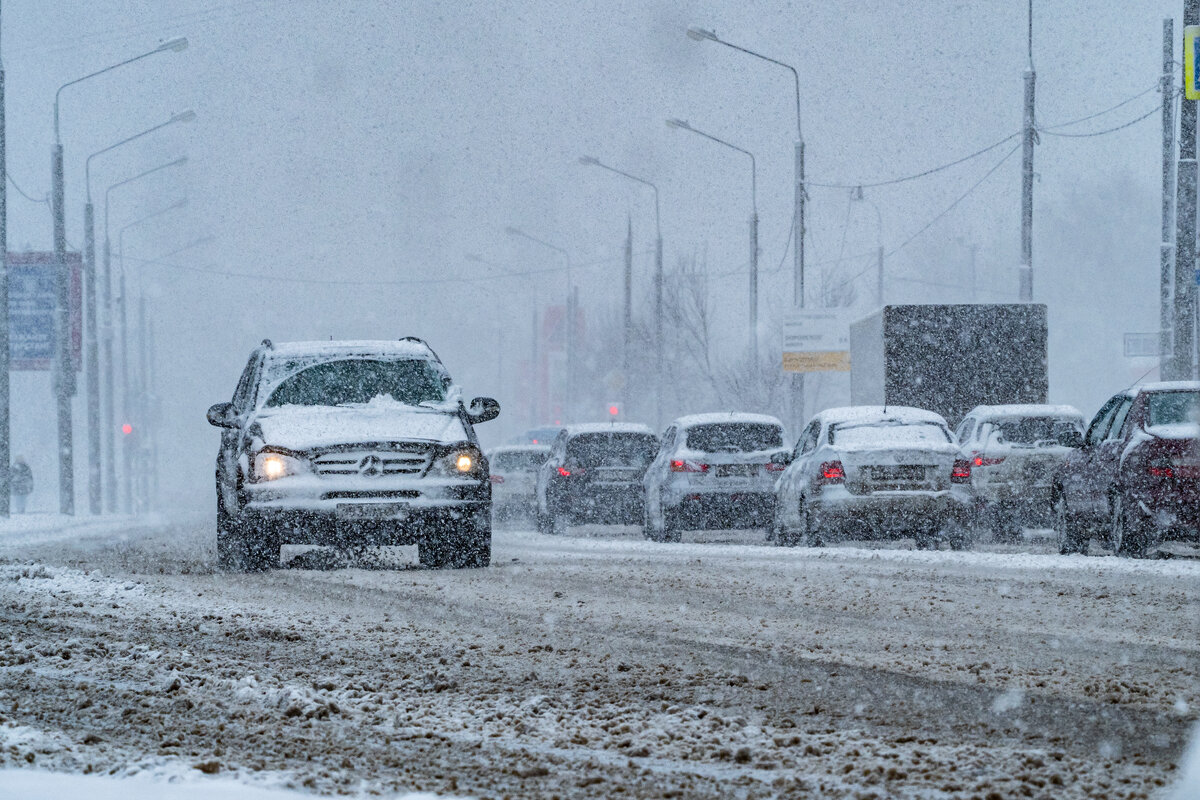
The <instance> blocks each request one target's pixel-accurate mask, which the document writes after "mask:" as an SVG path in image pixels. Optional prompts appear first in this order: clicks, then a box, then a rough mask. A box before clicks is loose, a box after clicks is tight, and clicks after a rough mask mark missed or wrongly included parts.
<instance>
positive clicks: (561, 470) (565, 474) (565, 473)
mask: <svg viewBox="0 0 1200 800" xmlns="http://www.w3.org/2000/svg"><path fill="white" fill-rule="evenodd" d="M558 474H559V475H562V476H563V477H564V478H569V477H571V470H569V469H567V468H566V467H559V468H558Z"/></svg>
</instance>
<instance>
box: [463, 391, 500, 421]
mask: <svg viewBox="0 0 1200 800" xmlns="http://www.w3.org/2000/svg"><path fill="white" fill-rule="evenodd" d="M498 416H500V403H499V401H497V400H496V399H495V398H492V397H476V398H475V399H474V400H472V401H471V404H470V405H469V406H467V419H469V420H470V421H471V424H472V425H478V424H479V423H481V422H488V421H490V420H493V419H495V418H496V417H498Z"/></svg>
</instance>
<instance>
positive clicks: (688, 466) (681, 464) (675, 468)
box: [671, 459, 708, 472]
mask: <svg viewBox="0 0 1200 800" xmlns="http://www.w3.org/2000/svg"><path fill="white" fill-rule="evenodd" d="M671 472H708V464H697V463H696V462H695V461H683V460H680V459H676V460H674V461H672V462H671Z"/></svg>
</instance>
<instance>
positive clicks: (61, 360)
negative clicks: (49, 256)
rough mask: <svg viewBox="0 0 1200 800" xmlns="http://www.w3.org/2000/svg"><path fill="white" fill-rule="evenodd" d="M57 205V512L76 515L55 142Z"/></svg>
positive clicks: (62, 213)
mask: <svg viewBox="0 0 1200 800" xmlns="http://www.w3.org/2000/svg"><path fill="white" fill-rule="evenodd" d="M50 174H51V179H52V180H51V184H52V185H53V190H52V197H53V205H54V265H55V269H56V271H57V273H58V275H57V278H58V287H57V288H58V309H57V310H58V314H57V326H56V327H57V333H58V353H57V358H56V359H55V367H56V369H55V374H54V396H55V404H56V406H57V410H58V510H59V512H60V513H62V514H69V515H74V513H75V452H74V430H73V424H74V423H73V422H72V419H71V397H72V396H73V395H74V394H75V365H74V363H73V359H72V352H71V351H72V347H71V290H70V286H71V281H70V275H68V273H67V221H66V209H65V208H64V195H65V190H64V187H63V147H62V143H61V142H55V144H54V151H53V153H52V155H51V164H50Z"/></svg>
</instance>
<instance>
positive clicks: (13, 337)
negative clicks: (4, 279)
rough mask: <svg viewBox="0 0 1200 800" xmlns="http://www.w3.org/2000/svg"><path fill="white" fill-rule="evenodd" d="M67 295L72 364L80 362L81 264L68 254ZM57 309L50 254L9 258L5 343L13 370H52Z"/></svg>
mask: <svg viewBox="0 0 1200 800" xmlns="http://www.w3.org/2000/svg"><path fill="white" fill-rule="evenodd" d="M66 266H67V269H68V270H70V273H69V276H70V278H69V284H68V286H69V291H70V298H71V299H70V302H71V306H70V313H71V317H70V325H71V354H72V356H71V360H72V361H73V363H74V365H75V370H76V371H77V372H78V371H79V369H80V365H81V363H82V361H83V358H82V355H83V303H82V297H83V280H82V275H83V260H82V259H81V258H80V255H79V253H67V258H66ZM57 306H58V285H57V272H56V265H55V261H54V254H53V253H9V254H8V337H9V338H8V342H9V348H10V350H9V352H10V353H11V356H12V362H11V368H12V369H14V370H49V369H53V368H54V343H55V339H56V337H55V326H54V316H55V314H54V312H55V309H56V308H57Z"/></svg>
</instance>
